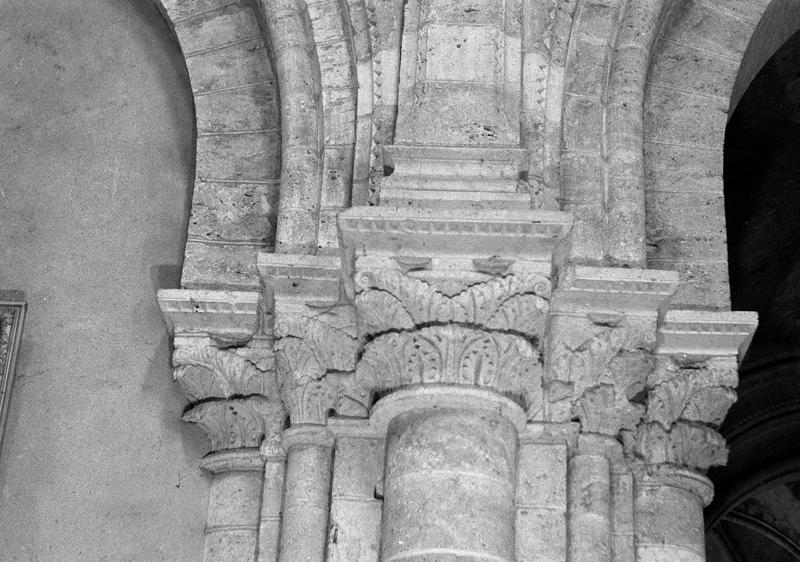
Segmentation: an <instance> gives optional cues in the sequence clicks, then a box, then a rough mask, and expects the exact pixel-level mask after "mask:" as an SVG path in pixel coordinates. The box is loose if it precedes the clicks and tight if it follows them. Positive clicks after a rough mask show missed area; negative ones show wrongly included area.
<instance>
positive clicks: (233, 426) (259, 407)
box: [183, 395, 286, 451]
mask: <svg viewBox="0 0 800 562" xmlns="http://www.w3.org/2000/svg"><path fill="white" fill-rule="evenodd" d="M285 417H286V413H285V411H284V408H283V405H282V404H281V403H280V401H278V400H270V399H268V398H266V397H264V396H258V395H254V396H248V397H246V398H233V399H229V400H226V399H220V400H210V401H208V402H200V403H199V404H196V405H195V406H194V407H193V408H191V409H190V410H189V411H187V412H186V413H185V414H184V415H183V419H184V421H187V422H191V423H196V424H197V425H199V426H200V427H202V428H203V429H204V430H205V431H206V433H207V434H208V437H209V439H210V440H211V448H212V450H214V451H220V450H223V449H239V448H243V447H258V446H259V445H260V444H261V441H262V439H264V437H265V436H270V435H272V434H274V433H277V432H279V431H281V430H282V429H283V420H284V419H285Z"/></svg>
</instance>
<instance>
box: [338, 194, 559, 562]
mask: <svg viewBox="0 0 800 562" xmlns="http://www.w3.org/2000/svg"><path fill="white" fill-rule="evenodd" d="M478 217H481V218H482V219H483V220H481V221H478V220H476V219H478ZM340 225H341V228H342V232H343V239H344V241H345V244H346V245H347V246H348V247H351V248H353V249H354V251H355V254H356V259H355V262H354V269H355V273H354V278H353V279H354V285H353V293H354V294H355V299H354V303H355V308H356V311H357V314H358V319H359V322H358V325H359V329H360V331H361V333H363V334H365V335H368V336H369V337H370V338H371V340H370V341H369V342H368V343H367V344H366V346H365V349H364V352H363V354H362V355H361V359H360V361H359V362H358V364H357V365H356V383H357V384H358V385H359V386H360V387H362V388H365V389H368V390H370V391H372V392H378V393H379V395H382V396H383V397H382V398H381V399H380V400H378V402H377V403H376V405H375V406H374V407H373V409H372V413H371V417H370V421H371V423H372V424H373V425H375V426H377V427H378V428H379V431H378V434H379V435H380V436H385V437H386V460H385V471H384V483H383V493H384V507H383V519H382V521H383V523H382V532H381V559H383V560H429V559H431V557H437V558H438V557H441V558H442V559H449V558H455V557H466V558H469V559H474V560H514V559H515V556H516V551H517V543H516V537H515V532H514V525H515V519H516V517H517V505H516V493H515V487H516V480H517V476H516V473H517V448H518V443H517V442H518V436H519V434H520V433H522V432H523V431H524V430H525V423H526V419H527V418H528V417H530V416H536V415H540V413H541V410H542V388H541V370H540V368H539V365H538V362H539V352H538V350H537V344H536V342H537V341H541V337H542V335H543V333H544V321H545V318H546V314H547V309H548V298H549V295H550V282H549V279H548V276H549V270H550V260H551V256H552V253H553V251H554V250H555V248H556V247H557V245H558V242H559V240H561V239H562V238H563V236H564V234H565V233H566V231H567V229H568V227H569V223H568V221H567V220H565V217H564V216H562V215H559V214H556V213H550V214H547V213H535V212H517V213H513V212H506V213H503V214H502V215H501V214H500V213H497V212H495V213H494V214H491V213H481V214H477V213H474V212H473V213H472V214H455V213H452V212H451V213H447V212H442V211H439V212H426V211H424V210H417V211H409V210H397V211H394V210H382V209H376V210H372V209H352V210H350V211H347V212H345V213H343V214H342V215H341V218H340ZM398 232H402V233H403V237H402V238H398V237H397V233H398ZM500 256H503V257H500ZM387 394H388V395H387ZM503 395H505V396H503Z"/></svg>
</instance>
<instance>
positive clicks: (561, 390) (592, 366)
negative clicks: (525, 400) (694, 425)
mask: <svg viewBox="0 0 800 562" xmlns="http://www.w3.org/2000/svg"><path fill="white" fill-rule="evenodd" d="M654 345H655V318H654V317H652V318H651V317H641V316H628V315H625V314H622V313H616V312H613V313H612V312H606V313H588V314H585V315H575V316H563V315H562V316H556V317H554V318H553V319H552V320H551V323H550V331H549V333H548V337H547V343H546V346H545V353H546V357H545V365H546V367H545V383H544V385H545V396H546V400H547V408H548V418H549V420H550V421H558V422H565V421H569V420H570V419H572V420H577V421H579V422H580V424H581V430H582V431H583V432H586V433H600V434H603V435H610V436H615V435H616V434H617V433H618V432H619V431H620V430H622V429H632V428H634V427H636V425H637V424H638V423H639V420H641V418H642V415H643V414H644V408H643V406H642V405H641V404H639V403H638V400H639V399H640V396H641V393H642V391H643V390H644V387H645V381H646V380H647V376H648V374H649V372H650V370H651V368H652V362H653V360H652V355H651V352H652V349H653V347H654Z"/></svg>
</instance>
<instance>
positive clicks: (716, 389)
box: [625, 311, 756, 472]
mask: <svg viewBox="0 0 800 562" xmlns="http://www.w3.org/2000/svg"><path fill="white" fill-rule="evenodd" d="M755 327H756V318H755V316H754V315H753V314H752V313H732V312H722V313H720V312H704V311H670V312H668V313H667V314H666V316H665V319H664V322H663V324H662V325H661V327H660V328H659V332H658V345H657V349H656V356H655V357H656V363H655V368H654V369H653V371H652V373H651V374H650V376H649V377H648V380H647V389H646V400H645V406H646V411H645V415H644V418H643V421H642V423H641V425H640V426H639V427H637V428H636V429H635V430H633V431H632V432H630V433H628V434H627V435H625V443H626V446H627V447H628V449H629V450H631V451H632V452H633V453H634V454H635V455H636V456H637V457H639V458H640V459H642V460H643V461H644V462H645V463H646V464H648V465H655V464H662V463H666V464H671V465H677V466H680V467H683V468H688V469H690V470H694V471H699V472H705V471H706V470H708V469H709V468H710V467H712V466H716V465H724V464H725V463H726V462H727V458H728V449H727V446H726V443H725V439H724V438H723V437H722V435H720V434H719V433H718V432H717V431H716V429H717V428H718V427H719V426H720V425H721V424H722V422H723V420H724V419H725V415H726V414H727V412H728V409H729V408H730V407H731V405H733V403H734V402H735V401H736V392H735V390H734V389H735V388H736V385H737V383H738V375H737V370H738V360H737V357H738V356H741V355H742V354H743V353H744V351H745V350H746V345H747V342H748V341H749V339H750V337H751V336H752V333H753V331H754V330H755Z"/></svg>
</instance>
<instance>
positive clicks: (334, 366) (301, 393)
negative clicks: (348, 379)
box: [275, 306, 357, 424]
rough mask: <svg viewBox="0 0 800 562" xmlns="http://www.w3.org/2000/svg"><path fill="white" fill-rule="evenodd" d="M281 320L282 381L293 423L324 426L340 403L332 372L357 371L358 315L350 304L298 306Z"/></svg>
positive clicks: (278, 347) (279, 364)
mask: <svg viewBox="0 0 800 562" xmlns="http://www.w3.org/2000/svg"><path fill="white" fill-rule="evenodd" d="M290 312H291V314H284V315H283V317H280V318H279V320H278V321H277V322H276V332H277V333H278V335H279V336H280V337H279V339H278V340H277V341H276V343H275V354H276V362H277V369H278V382H279V386H280V391H281V396H282V397H283V399H284V401H285V403H286V405H287V409H288V410H289V416H290V418H291V420H292V423H294V424H296V423H316V424H324V423H325V421H326V419H327V416H328V412H329V411H330V410H331V409H333V408H335V407H336V405H337V404H338V402H339V390H338V388H337V387H336V385H335V384H334V383H333V382H332V380H330V377H329V374H331V373H339V372H352V371H354V370H355V361H356V353H357V341H356V337H355V314H354V311H353V309H352V307H350V306H332V307H317V308H315V307H311V306H303V307H295V308H293V309H291V311H290Z"/></svg>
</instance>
